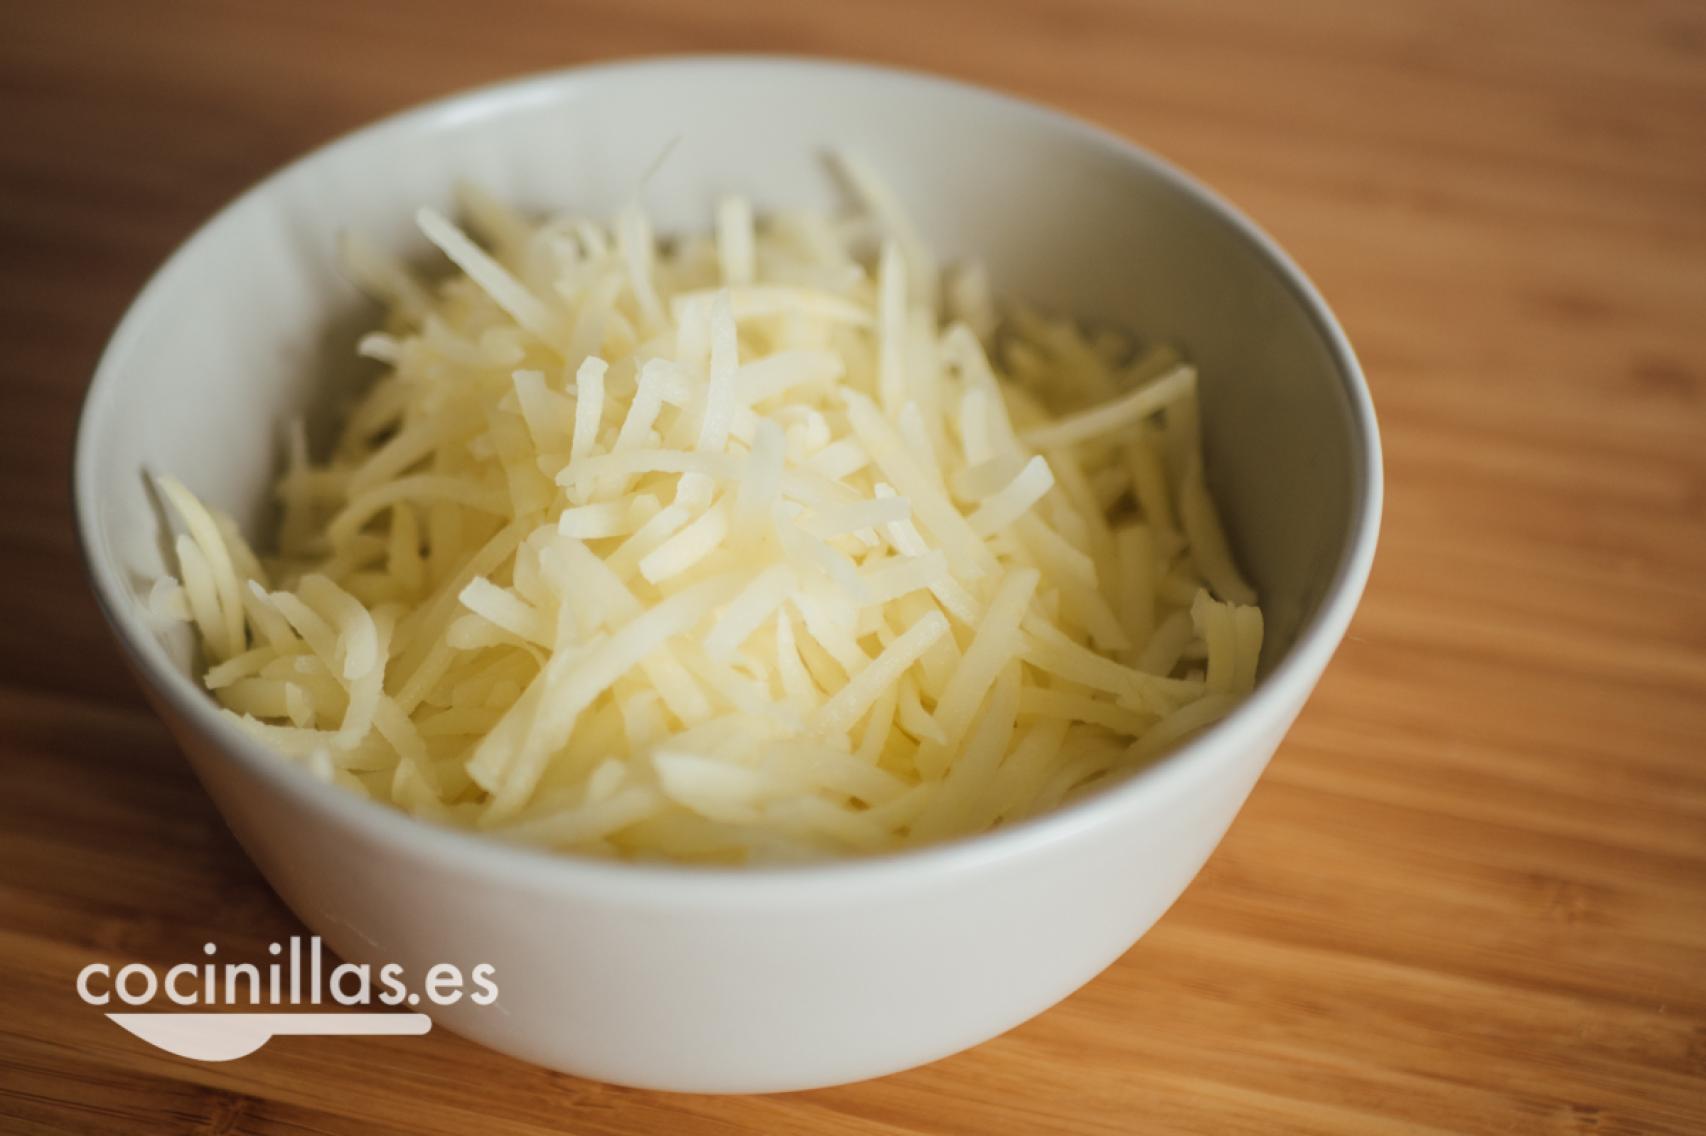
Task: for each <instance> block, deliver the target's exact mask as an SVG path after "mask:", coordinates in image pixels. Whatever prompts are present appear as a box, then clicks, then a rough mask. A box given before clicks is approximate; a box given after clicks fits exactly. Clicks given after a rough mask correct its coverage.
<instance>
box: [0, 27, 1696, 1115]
mask: <svg viewBox="0 0 1706 1136" xmlns="http://www.w3.org/2000/svg"><path fill="white" fill-rule="evenodd" d="M684 50H692V51H707V50H776V51H791V52H805V53H814V54H825V55H842V56H851V57H857V58H869V59H878V60H887V61H893V62H899V63H904V64H908V65H913V66H919V67H925V68H930V69H933V70H938V71H943V72H946V73H949V74H953V75H958V76H962V77H965V78H970V79H973V80H977V81H981V82H985V83H989V84H993V85H996V86H999V87H1003V88H1005V89H1008V90H1010V91H1013V92H1015V93H1018V94H1021V95H1024V96H1027V97H1032V98H1035V99H1039V100H1042V101H1044V102H1048V103H1051V104H1054V105H1056V106H1059V107H1062V108H1065V109H1066V110H1069V111H1071V112H1074V113H1076V114H1079V115H1081V116H1083V117H1086V118H1088V119H1091V120H1094V121H1096V122H1099V123H1102V124H1104V125H1107V126H1109V127H1112V128H1113V129H1115V130H1117V131H1119V132H1121V133H1123V134H1125V135H1127V136H1129V137H1131V138H1134V139H1137V140H1139V141H1141V142H1143V143H1144V144H1146V145H1148V146H1150V147H1152V148H1154V149H1156V150H1158V151H1159V152H1161V153H1163V154H1165V155H1167V156H1169V157H1171V158H1173V159H1174V160H1176V161H1178V162H1179V163H1181V164H1182V165H1184V166H1185V167H1186V168H1188V169H1190V170H1192V171H1193V172H1195V173H1197V174H1199V175H1201V176H1202V177H1204V178H1205V179H1206V180H1207V181H1209V182H1210V183H1211V184H1213V185H1214V186H1216V187H1217V188H1218V189H1220V190H1221V191H1223V192H1224V193H1225V194H1227V195H1228V196H1229V197H1231V198H1232V199H1233V200H1234V201H1236V202H1237V203H1239V204H1240V205H1241V206H1243V207H1244V208H1245V209H1246V210H1247V211H1248V212H1249V213H1250V214H1251V215H1253V216H1254V217H1255V218H1257V219H1258V221H1259V222H1260V223H1262V224H1263V225H1264V226H1266V227H1267V228H1268V229H1269V231H1270V232H1272V233H1273V234H1274V235H1275V236H1276V237H1277V238H1278V239H1279V240H1280V241H1281V242H1282V243H1283V244H1285V245H1286V246H1287V247H1288V248H1289V249H1290V250H1291V251H1292V252H1293V253H1294V254H1295V255H1296V256H1297V258H1298V260H1299V261H1300V262H1301V263H1302V264H1303V265H1304V267H1305V268H1306V269H1307V270H1308V271H1309V272H1310V273H1311V274H1312V275H1313V276H1314V278H1315V280H1316V281H1317V282H1318V283H1319V284H1320V285H1321V287H1322V290H1323V291H1324V292H1325V294H1326V295H1327V297H1328V299H1329V301H1330V302H1331V303H1333V304H1334V305H1335V307H1336V309H1337V310H1338V312H1339V313H1340V315H1341V316H1342V318H1343V320H1344V323H1345V325H1346V326H1347V328H1348V329H1349V331H1350V334H1351V337H1352V339H1353V340H1354V341H1355V342H1356V344H1357V346H1358V348H1359V349H1360V351H1361V353H1362V356H1363V359H1364V361H1365V363H1366V364H1367V367H1368V372H1369V376H1370V380H1371V382H1372V384H1373V387H1374V393H1375V399H1376V404H1377V407H1378V409H1379V412H1380V416H1381V420H1382V425H1383V427H1384V431H1385V440H1386V446H1387V460H1388V479H1389V482H1388V484H1389V489H1388V511H1387V521H1386V525H1385V531H1384V538H1383V543H1382V548H1381V553H1380V557H1379V560H1378V563H1377V565H1376V568H1375V573H1374V578H1373V581H1372V583H1371V585H1370V588H1369V591H1368V598H1367V601H1366V603H1365V604H1364V606H1363V608H1362V611H1361V613H1360V615H1359V616H1358V618H1357V621H1356V623H1355V625H1354V627H1353V628H1352V631H1351V636H1350V639H1349V640H1348V641H1347V642H1346V644H1345V646H1344V649H1343V650H1342V651H1341V652H1340V654H1339V656H1338V657H1337V659H1336V660H1335V662H1334V663H1333V665H1332V667H1331V669H1330V670H1329V671H1328V673H1327V676H1326V678H1325V680H1324V681H1323V682H1322V684H1321V687H1320V691H1319V693H1318V695H1317V696H1316V698H1315V700H1314V701H1313V702H1312V703H1311V704H1310V706H1309V708H1308V709H1307V710H1306V711H1305V712H1304V714H1303V716H1302V718H1301V720H1300V721H1299V722H1298V724H1297V727H1296V730H1295V731H1294V733H1293V734H1292V736H1291V738H1290V739H1289V740H1288V741H1287V742H1286V744H1285V745H1284V746H1283V747H1282V749H1281V750H1280V753H1279V755H1278V757H1277V758H1276V760H1275V761H1274V764H1273V767H1272V769H1271V771H1270V772H1269V774H1268V775H1267V776H1266V778H1265V779H1264V780H1263V782H1262V783H1261V785H1260V787H1259V788H1258V789H1257V790H1256V792H1255V794H1254V796H1253V797H1252V798H1251V800H1250V803H1249V806H1248V808H1247V809H1246V810H1245V812H1244V813H1243V815H1242V816H1241V817H1240V819H1239V820H1238V822H1237V824H1236V825H1235V826H1234V828H1233V830H1232V832H1231V834H1230V836H1229V837H1228V838H1227V840H1226V842H1225V844H1224V845H1223V846H1222V848H1221V849H1220V851H1219V852H1218V853H1217V854H1216V855H1215V857H1214V859H1213V860H1212V862H1211V863H1210V864H1209V866H1208V868H1207V869H1206V871H1205V872H1204V874H1203V876H1202V878H1201V879H1200V880H1199V881H1198V882H1197V883H1196V885H1195V886H1194V887H1192V889H1191V890H1190V891H1189V893H1188V894H1187V895H1186V896H1185V898H1184V899H1183V900H1182V901H1181V902H1180V903H1179V905H1178V906H1177V907H1176V908H1175V909H1174V910H1173V912H1172V913H1171V914H1169V915H1168V916H1167V917H1166V918H1165V919H1164V920H1163V921H1162V922H1161V924H1160V925H1159V926H1158V927H1157V928H1156V929H1155V930H1154V931H1153V932H1152V933H1151V934H1150V935H1149V936H1147V937H1146V938H1145V939H1144V940H1143V941H1142V942H1141V943H1140V944H1139V945H1138V946H1137V947H1135V948H1134V949H1133V950H1132V951H1131V952H1130V953H1129V954H1128V955H1127V956H1126V957H1125V958H1123V959H1122V960H1121V961H1120V962H1118V963H1117V964H1116V965H1114V966H1113V967H1112V968H1111V969H1110V970H1109V971H1108V972H1107V973H1105V974H1104V975H1103V976H1101V977H1100V978H1099V979H1097V980H1096V981H1095V982H1093V983H1091V984H1090V985H1089V986H1088V987H1087V988H1085V989H1084V990H1083V991H1081V992H1080V993H1078V994H1076V995H1074V996H1073V997H1072V998H1070V999H1068V1000H1067V1001H1066V1002H1065V1003H1064V1004H1062V1005H1061V1006H1059V1007H1058V1008H1056V1009H1055V1010H1053V1011H1051V1012H1049V1013H1047V1014H1045V1015H1044V1016H1042V1017H1041V1018H1039V1019H1037V1020H1035V1021H1033V1022H1031V1023H1029V1024H1027V1025H1024V1026H1022V1027H1020V1028H1019V1029H1016V1030H1014V1031H1013V1032H1012V1033H1010V1034H1008V1035H1006V1036H1004V1037H1002V1038H1000V1039H998V1040H996V1041H993V1042H990V1043H989V1044H987V1045H984V1046H982V1047H980V1048H978V1049H976V1050H973V1051H971V1052H969V1053H965V1054H962V1055H960V1056H957V1057H954V1058H951V1059H948V1060H946V1061H942V1062H939V1063H938V1064H935V1065H933V1066H930V1067H927V1068H924V1069H920V1070H917V1071H914V1072H911V1073H907V1074H903V1075H900V1076H895V1077H890V1078H887V1079H884V1080H880V1081H875V1082H869V1083H865V1084H860V1085H854V1086H849V1087H846V1088H840V1089H834V1090H828V1091H821V1092H812V1093H803V1094H795V1095H788V1096H778V1097H748V1098H739V1097H737V1098H712V1097H690V1096H664V1095H657V1094H651V1093H646V1092H638V1091H630V1090H625V1089H617V1088H611V1087H608V1086H604V1085H599V1084H594V1083H589V1082H585V1081H580V1080H577V1079H575V1078H572V1077H567V1076H562V1075H558V1074H553V1073H548V1072H543V1071H541V1070H538V1069H534V1068H530V1067H527V1066H525V1065H522V1064H520V1063H517V1062H515V1061H512V1060H509V1059H507V1058H503V1057H500V1056H497V1055H496V1054H493V1053H490V1052H487V1051H485V1050H482V1049H480V1048H478V1047H476V1046H474V1045H472V1044H470V1043H467V1042H464V1041H461V1040H459V1039H458V1038H456V1037H453V1036H450V1035H449V1034H447V1033H443V1032H436V1033H434V1034H432V1035H430V1036H428V1037H425V1038H396V1039H371V1040H368V1039H337V1040H319V1039H286V1040H284V1041H281V1042H275V1043H274V1044H273V1045H271V1046H269V1047H267V1048H266V1049H265V1050H264V1051H262V1052H261V1053H259V1054H257V1055H255V1056H253V1057H250V1058H247V1059H244V1060H241V1061H237V1062H234V1063H231V1064H226V1065H212V1064H194V1063H190V1062H185V1061H180V1060H176V1059H174V1058H171V1057H168V1056H167V1055H165V1054H163V1053H160V1052H157V1051H155V1050H152V1049H150V1048H148V1047H146V1046H144V1045H143V1044H142V1043H141V1042H139V1041H136V1040H135V1039H133V1038H131V1037H130V1036H128V1035H127V1034H125V1033H123V1032H121V1031H120V1030H118V1029H117V1028H115V1027H114V1026H113V1025H111V1024H110V1023H109V1022H107V1021H106V1020H104V1019H103V1018H102V1017H101V1016H100V1014H99V1013H97V1012H96V1011H94V1010H93V1009H92V1008H90V1007H87V1006H85V1005H83V1004H82V1003H81V1002H79V1001H78V1000H77V998H76V996H75V994H74V992H73V981H74V976H75V975H76V973H77V972H78V970H79V969H80V968H81V967H83V966H84V965H85V964H86V963H88V962H90V961H94V960H96V959H103V958H105V959H117V960H131V959H134V960H141V961H145V962H151V963H155V964H168V963H171V962H176V961H180V960H182V959H184V958H188V957H192V956H193V954H194V952H195V951H197V950H198V949H199V947H200V944H201V943H202V942H203V941H205V940H207V939H216V940H217V941H218V942H219V943H220V944H221V945H222V949H224V950H227V951H229V952H230V953H232V954H235V953H238V952H242V951H248V952H250V957H252V956H253V954H254V953H255V952H258V951H260V950H261V949H262V948H263V946H264V944H265V943H267V942H268V941H271V940H274V939H279V938H282V937H284V936H287V935H290V934H293V933H299V932H300V928H299V927H298V926H297V925H296V924H295V923H294V921H293V920H292V918H291V917H290V916H289V915H288V914H287V913H286V912H285V910H284V909H283V907H282V906H281V905H280V904H279V903H278V901H277V900H275V899H274V898H273V896H272V894H271V893H270V892H269V891H268V890H267V888H266V886H265V884H264V883H263V882H262V880H261V879H260V877H259V876H258V875H257V874H256V873H255V871H254V870H253V869H252V868H251V867H250V866H249V864H248V863H247V861H246V860H245V859H244V857H243V855H242V853H241V852H240V851H239V850H238V848H237V847H236V845H235V844H234V843H233V842H232V840H231V838H230V837H229V835H228V834H227V833H226V831H225V829H224V827H223V826H222V825H221V823H220V821H219V818H218V816H217V815H216V814H215V813H214V811H213V808H212V806H211V805H210V804H209V803H208V801H207V800H206V799H205V798H204V796H203V795H202V793H201V791H200V790H199V788H198V787H197V785H196V784H195V782H194V781H193V779H192V778H191V776H190V774H189V772H188V770H187V768H186V766H185V765H184V763H183V762H182V760H181V759H180V758H179V757H178V755H177V754H176V752H175V751H174V749H173V746H172V744H171V742H170V741H169V740H168V739H167V737H166V734H165V732H164V730H163V729H162V728H161V727H160V726H159V725H158V724H157V723H156V721H155V720H154V718H153V717H152V716H151V715H150V714H149V713H148V711H147V709H146V708H145V707H144V705H143V703H142V701H141V698H140V696H139V695H138V693H137V691H136V688H135V687H134V685H133V684H132V682H131V680H130V679H129V677H128V676H127V675H126V673H125V672H124V670H123V668H122V666H121V664H120V662H119V660H118V656H117V653H116V651H115V650H114V649H113V648H112V647H111V646H110V644H109V641H108V637H107V633H106V630H105V628H104V626H103V625H102V623H101V621H100V618H99V616H98V615H97V613H96V611H95V609H94V606H93V604H92V602H91V601H90V600H89V598H88V596H87V591H86V588H85V586H84V583H83V579H82V572H81V568H80V567H79V563H78V556H77V552H76V549H75V545H74V541H73V537H72V531H71V526H70V521H69V516H68V513H69V507H68V504H67V498H68V489H67V469H68V464H69V452H70V444H71V439H72V431H73V424H74V416H75V412H76V409H77V405H78V401H79V399H80V398H81V395H82V392H83V389H84V385H85V383H86V381H87V377H88V375H89V373H90V371H91V369H92V366H93V364H94V361H95V358H96V355H97V352H98V351H99V349H100V347H101V344H102V342H103V340H104V338H105V336H106V334H107V332H108V331H109V330H110V328H111V327H112V325H113V323H114V322H115V321H116V319H117V318H118V316H119V314H120V313H121V311H122V310H123V308H124V306H125V304H126V303H127V301H128V299H129V298H130V296H131V295H132V294H133V293H134V291H135V290H136V288H137V287H138V286H139V285H140V284H141V283H142V281H143V279H144V278H145V276H146V274H147V273H148V272H149V270H150V269H151V268H152V267H153V266H154V265H155V264H156V263H157V262H158V261H159V260H160V259H161V258H162V257H163V256H164V255H165V254H166V253H167V252H168V251H169V250H170V249H171V248H172V247H173V245H175V244H176V243H177V242H178V241H179V240H180V239H182V238H183V237H184V236H185V235H187V234H188V232H189V231H190V230H191V229H192V228H193V227H194V226H195V225H196V224H197V223H198V222H199V221H200V220H201V219H203V218H204V217H205V216H206V215H207V214H209V213H210V212H211V211H212V210H213V209H214V208H215V207H217V206H218V205H219V204H220V203H221V202H223V201H224V200H226V199H227V198H228V197H230V196H231V195H232V194H233V193H235V192H236V191H237V190H239V189H240V188H241V187H243V186H244V185H245V184H247V183H249V182H251V181H253V180H254V179H256V178H258V177H259V176H261V175H262V174H264V173H266V172H267V171H268V170H270V169H271V168H273V167H275V166H276V165H278V164H279V163H281V162H283V161H284V160H286V159H288V158H290V157H292V156H294V155H295V154H297V153H299V152H301V151H302V150H304V149H306V148H308V147H310V146H312V145H314V144H316V143H318V142H321V141H323V140H325V139H327V138H328V137H330V136H332V135H334V134H336V133H339V132H341V131H343V130H345V129H348V128H350V127H353V126H355V125H357V124H359V123H361V122H363V121H365V120H367V119H370V118H372V117H374V116H376V115H379V114H382V113H385V112H388V111H391V110H395V109H397V108H400V107H403V106H405V105H408V104H410V103H413V102H416V101H418V100H420V99H423V98H426V97H429V96H434V95H438V94H442V93H445V92H448V91H451V90H454V89H457V88H460V87H464V86H467V85H469V84H474V83H480V82H484V81H488V80H492V79H496V78H499V77H503V76H507V75H511V74H515V73H520V72H525V71H529V70H538V69H544V68H548V67H554V66H559V65H564V64H570V63H575V62H578V61H583V60H592V59H603V58H608V57H612V56H620V55H632V54H640V53H654V52H666V51H684ZM0 353H3V354H0V360H3V364H4V370H3V373H0V507H3V512H0V516H3V518H4V521H3V523H0V554H3V573H4V576H3V581H0V582H3V584H4V586H3V587H0V1130H4V1131H6V1132H20V1133H49V1132H51V1133H59V1132H78V1133H83V1132H87V1133H107V1132H126V1133H128V1132H155V1131H159V1132H200V1133H230V1132H253V1133H272V1134H284V1133H292V1134H301V1133H364V1134H368V1133H381V1134H383V1133H404V1132H425V1133H446V1134H450V1133H457V1134H460V1133H475V1132H481V1133H484V1132H492V1133H511V1132H514V1133H546V1132H582V1133H610V1134H618V1133H680V1132H707V1133H732V1132H799V1133H821V1134H831V1133H853V1132H874V1133H889V1134H901V1133H925V1132H947V1133H967V1134H971V1133H1041V1132H1084V1133H1114V1132H1134V1133H1213V1134H1237V1133H1290V1132H1307V1133H1345V1134H1352V1133H1355V1134H1363V1133H1373V1134H1384V1133H1441V1132H1476V1133H1482V1132H1484V1133H1547V1134H1551V1133H1598V1134H1602V1136H1604V1134H1611V1133H1617V1134H1628V1133H1685V1132H1703V1131H1706V6H1703V5H1701V4H1698V3H1689V2H1686V0H1685V2H1680V3H1675V4H1662V3H1637V2H1634V0H1577V2H1563V0H1557V2H1552V0H1513V2H1505V0H1501V2H1498V3H1487V2H1460V0H1451V2H1445V3H1440V2H1434V0H1404V2H1393V3H1384V2H1383V3H1371V2H1363V0H1289V2H1287V3H1284V4H1275V3H1269V2H1267V0H1246V2H1240V3H1231V4H1216V5H1213V6H1208V5H1187V4H1177V3H1161V2H1157V3H1137V2H1125V0H1059V2H1050V0H944V2H936V3H914V2H911V0H868V2H862V3H852V2H847V3H842V4H838V5H834V6H828V5H824V6H819V5H815V4H805V3H793V4H775V5H770V4H766V3H763V2H762V0H721V2H718V3H696V2H694V0H594V2H589V3H581V4H550V3H545V2H543V0H516V2H510V0H485V2H482V3H478V4H470V3H466V2H452V0H426V2H421V3H411V4H396V5H386V4H365V3H354V2H351V0H266V2H259V0H257V2H247V3H211V2H208V3H187V2H186V3H178V2H173V3H144V2H139V0H105V2H98V3H79V2H74V0H62V2H42V3H25V4H19V3H17V2H16V0H13V2H11V3H6V4H3V5H0Z"/></svg>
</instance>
